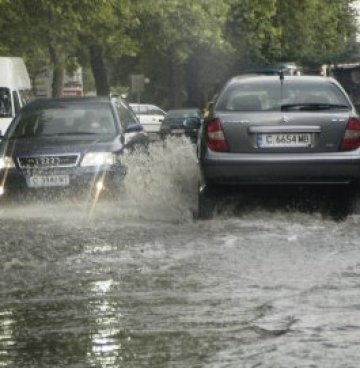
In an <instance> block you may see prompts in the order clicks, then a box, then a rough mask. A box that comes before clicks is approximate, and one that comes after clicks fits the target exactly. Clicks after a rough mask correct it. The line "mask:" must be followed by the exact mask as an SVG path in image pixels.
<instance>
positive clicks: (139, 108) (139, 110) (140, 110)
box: [130, 104, 148, 114]
mask: <svg viewBox="0 0 360 368" xmlns="http://www.w3.org/2000/svg"><path fill="white" fill-rule="evenodd" d="M130 106H131V108H132V109H133V111H134V112H135V113H136V114H146V113H147V111H148V107H147V106H146V105H133V104H132V105H130Z"/></svg>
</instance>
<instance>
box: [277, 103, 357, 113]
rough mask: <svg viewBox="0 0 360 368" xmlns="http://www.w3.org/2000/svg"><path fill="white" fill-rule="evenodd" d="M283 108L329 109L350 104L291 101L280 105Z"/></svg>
mask: <svg viewBox="0 0 360 368" xmlns="http://www.w3.org/2000/svg"><path fill="white" fill-rule="evenodd" d="M280 108H281V111H284V110H330V109H349V108H350V106H348V105H343V104H331V103H293V104H285V105H281V106H280Z"/></svg>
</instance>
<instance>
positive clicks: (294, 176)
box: [200, 150, 360, 185]
mask: <svg viewBox="0 0 360 368" xmlns="http://www.w3.org/2000/svg"><path fill="white" fill-rule="evenodd" d="M200 171H201V175H202V178H203V181H204V182H205V183H206V182H211V183H214V184H224V185H249V184H250V185H256V184H300V185H301V184H350V183H360V150H357V151H352V152H339V153H321V154H320V153H318V154H309V153H307V154H266V155H260V154H233V153H215V152H211V151H208V152H207V153H206V154H205V156H204V157H203V158H200Z"/></svg>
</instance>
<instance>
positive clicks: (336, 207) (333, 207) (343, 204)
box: [328, 186, 360, 221]
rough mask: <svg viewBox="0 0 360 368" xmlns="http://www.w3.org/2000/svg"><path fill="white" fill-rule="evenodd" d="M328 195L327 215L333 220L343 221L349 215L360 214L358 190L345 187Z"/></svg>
mask: <svg viewBox="0 0 360 368" xmlns="http://www.w3.org/2000/svg"><path fill="white" fill-rule="evenodd" d="M330 193H331V198H329V202H328V206H329V207H328V213H329V215H330V217H331V218H332V219H333V220H335V221H344V220H346V218H347V217H348V216H349V215H351V214H356V213H360V197H359V194H360V193H359V190H357V189H356V188H354V187H353V186H349V187H346V186H345V187H341V188H337V189H335V190H333V191H332V192H330Z"/></svg>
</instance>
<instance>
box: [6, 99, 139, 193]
mask: <svg viewBox="0 0 360 368" xmlns="http://www.w3.org/2000/svg"><path fill="white" fill-rule="evenodd" d="M142 130H143V128H142V126H141V125H140V124H139V122H138V120H137V118H136V116H135V115H134V113H133V112H132V110H131V109H130V108H128V106H127V105H126V103H125V102H123V101H121V100H118V101H117V102H116V103H114V102H113V101H111V100H110V98H105V97H104V98H102V97H81V98H60V99H39V100H36V101H33V102H31V103H29V104H28V105H27V106H25V107H24V108H23V109H22V110H21V112H20V114H18V115H17V116H16V118H15V119H14V120H13V121H12V123H11V124H10V127H9V129H8V130H7V133H6V135H5V136H4V137H2V141H1V143H0V157H1V158H0V180H1V181H0V183H1V185H0V193H1V194H7V193H9V192H10V193H11V192H12V191H13V190H23V191H25V190H26V191H38V192H40V193H41V192H42V191H44V190H47V189H49V190H51V189H54V188H55V189H64V190H68V189H86V190H89V191H90V192H94V193H100V191H102V190H103V189H106V188H108V189H114V188H115V189H116V188H117V186H118V185H119V183H121V181H122V180H123V177H124V175H125V173H126V167H125V166H124V164H123V163H122V160H121V157H122V155H123V153H124V150H125V149H126V148H128V149H131V148H133V147H134V145H139V144H146V137H145V136H144V135H143V132H142ZM127 134H131V135H132V136H131V137H130V138H128V139H127V138H126V135H127Z"/></svg>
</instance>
